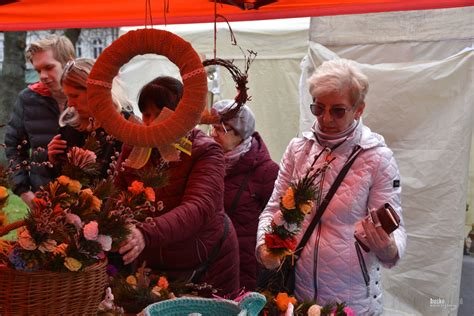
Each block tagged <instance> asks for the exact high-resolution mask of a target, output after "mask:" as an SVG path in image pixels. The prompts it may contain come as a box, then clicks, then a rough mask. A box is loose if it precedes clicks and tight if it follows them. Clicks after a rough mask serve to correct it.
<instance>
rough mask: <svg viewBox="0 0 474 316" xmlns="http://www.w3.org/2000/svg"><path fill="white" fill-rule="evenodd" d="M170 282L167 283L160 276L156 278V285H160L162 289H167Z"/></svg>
mask: <svg viewBox="0 0 474 316" xmlns="http://www.w3.org/2000/svg"><path fill="white" fill-rule="evenodd" d="M169 285H170V284H169V283H168V280H167V279H166V278H165V277H163V276H161V277H160V278H159V280H158V286H159V287H161V288H162V289H167V288H168V286H169Z"/></svg>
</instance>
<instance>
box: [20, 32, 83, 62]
mask: <svg viewBox="0 0 474 316" xmlns="http://www.w3.org/2000/svg"><path fill="white" fill-rule="evenodd" d="M49 49H50V50H52V51H53V57H54V58H55V59H56V60H57V61H59V62H60V63H61V65H63V66H64V65H65V64H66V63H67V62H68V61H69V60H71V59H74V58H75V57H76V52H75V50H74V45H73V44H72V42H71V41H70V40H69V38H67V37H66V36H59V35H56V34H51V35H49V36H47V37H45V38H43V39H40V40H38V41H36V42H33V43H31V44H30V46H28V48H27V49H26V51H25V58H26V60H27V61H29V62H30V63H31V62H32V60H33V56H34V55H35V54H36V53H38V52H44V51H47V50H49Z"/></svg>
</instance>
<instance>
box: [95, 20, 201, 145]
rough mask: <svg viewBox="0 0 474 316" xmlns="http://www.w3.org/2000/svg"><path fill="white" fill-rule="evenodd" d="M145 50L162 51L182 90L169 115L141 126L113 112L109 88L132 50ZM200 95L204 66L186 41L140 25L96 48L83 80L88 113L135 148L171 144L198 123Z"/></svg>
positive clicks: (159, 52) (110, 132)
mask: <svg viewBox="0 0 474 316" xmlns="http://www.w3.org/2000/svg"><path fill="white" fill-rule="evenodd" d="M149 53H153V54H159V55H163V56H166V57H168V59H169V60H170V61H171V62H173V63H174V64H175V65H176V66H178V68H179V70H180V73H181V78H182V79H183V84H184V94H183V98H182V99H181V101H180V102H179V104H178V107H177V108H176V110H175V112H174V113H173V114H172V115H171V116H170V117H169V118H167V119H165V120H164V121H163V122H160V123H158V124H156V125H153V126H144V125H138V124H135V123H132V122H130V121H127V120H126V119H125V118H123V117H122V116H121V115H120V113H118V112H117V110H116V109H115V107H114V105H113V101H112V95H111V88H112V80H113V78H114V77H115V76H116V75H117V73H118V71H119V69H120V67H121V66H122V65H124V64H125V63H127V62H128V61H129V60H130V59H132V58H133V57H134V56H136V55H142V54H149ZM206 96H207V77H206V71H205V69H204V67H203V65H202V63H201V60H200V59H199V56H198V54H197V53H196V51H194V49H193V48H192V46H191V44H190V43H188V42H186V41H185V40H183V39H182V38H181V37H179V36H177V35H175V34H173V33H170V32H167V31H162V30H154V29H141V30H135V31H130V32H128V33H126V34H124V35H122V36H121V37H119V38H118V39H117V40H115V41H114V42H113V43H112V44H111V45H110V46H109V47H107V48H106V49H105V50H104V51H103V52H102V54H101V55H100V56H99V58H98V59H97V61H96V62H95V65H94V67H93V68H92V70H91V73H90V75H89V78H88V80H87V98H88V103H89V107H90V109H91V112H92V115H93V116H94V118H95V119H96V120H97V121H98V122H99V123H100V125H101V126H102V127H103V128H104V129H105V130H106V131H107V132H108V133H109V134H111V135H113V136H114V137H116V138H117V139H119V140H121V141H123V142H124V143H126V144H130V145H134V146H141V147H157V146H161V145H166V144H171V143H173V142H175V141H176V140H178V139H179V138H181V137H183V136H185V135H186V134H187V133H188V132H189V131H190V130H191V129H193V128H194V127H195V126H196V124H197V123H198V122H199V119H200V117H201V112H202V111H203V109H204V108H205V106H206Z"/></svg>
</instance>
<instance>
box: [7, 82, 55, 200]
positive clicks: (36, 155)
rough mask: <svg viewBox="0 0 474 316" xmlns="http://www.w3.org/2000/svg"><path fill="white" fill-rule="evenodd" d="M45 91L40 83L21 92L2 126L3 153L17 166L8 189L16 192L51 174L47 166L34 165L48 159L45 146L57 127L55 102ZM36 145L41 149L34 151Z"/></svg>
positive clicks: (35, 186) (33, 188)
mask: <svg viewBox="0 0 474 316" xmlns="http://www.w3.org/2000/svg"><path fill="white" fill-rule="evenodd" d="M34 90H35V91H34ZM36 91H38V92H40V93H42V94H40V93H38V92H36ZM45 91H47V90H45V88H44V86H42V85H41V84H34V85H32V86H29V87H28V88H26V89H24V90H23V91H21V92H20V93H19V94H18V98H17V100H16V102H15V106H14V108H13V113H12V115H11V117H10V121H9V122H8V125H7V126H6V131H5V145H6V149H5V153H6V156H7V159H8V160H9V161H11V163H12V166H13V167H15V166H17V168H18V167H19V169H17V170H16V171H15V172H14V173H13V174H12V176H11V180H12V190H13V192H14V193H15V194H17V195H20V194H22V193H24V192H27V191H30V190H31V191H33V192H35V191H36V190H38V189H39V187H40V186H41V185H44V184H46V183H48V182H49V181H50V180H51V179H52V178H53V177H54V175H53V173H52V172H51V170H50V168H47V167H46V166H42V165H35V164H38V163H41V162H46V161H48V155H47V152H46V150H47V146H48V143H49V142H50V141H51V139H52V138H53V137H54V135H56V134H57V133H58V127H59V125H58V119H59V114H60V111H59V107H58V103H57V102H56V100H55V99H53V98H52V97H51V96H47V95H46V94H47V93H45ZM19 146H21V148H20V147H19ZM38 147H42V148H43V149H44V150H43V151H38Z"/></svg>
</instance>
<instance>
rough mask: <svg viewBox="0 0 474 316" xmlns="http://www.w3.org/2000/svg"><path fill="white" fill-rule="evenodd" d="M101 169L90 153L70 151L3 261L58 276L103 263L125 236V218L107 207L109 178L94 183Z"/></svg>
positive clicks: (110, 205)
mask: <svg viewBox="0 0 474 316" xmlns="http://www.w3.org/2000/svg"><path fill="white" fill-rule="evenodd" d="M88 144H91V145H94V144H95V143H94V142H93V141H91V140H89V139H88V140H87V141H86V146H87V145H88ZM95 148H96V147H95ZM101 167H102V166H101V165H100V164H99V163H98V162H97V161H96V153H95V152H94V151H93V150H89V149H87V147H86V148H79V147H72V148H71V149H70V150H69V151H68V153H67V161H66V162H65V163H64V165H63V167H62V171H63V174H62V175H61V176H59V177H58V178H56V179H55V180H53V181H51V182H50V183H48V184H46V185H45V186H43V187H42V188H41V189H40V190H39V191H37V192H36V193H35V198H34V199H33V207H32V208H31V209H30V210H29V212H28V214H27V216H26V218H25V219H24V221H23V222H22V223H21V224H23V226H21V227H20V228H19V229H18V231H17V232H18V238H17V242H16V243H12V244H10V249H7V250H5V249H3V252H2V253H3V254H4V255H3V256H2V257H1V258H0V259H1V261H3V263H5V264H7V265H8V266H10V267H11V268H14V269H16V270H23V271H39V270H47V271H58V272H59V271H80V270H82V269H84V268H86V267H88V266H90V265H92V264H94V263H96V262H98V261H99V260H101V259H104V258H105V254H104V252H105V251H109V250H110V249H111V248H112V247H113V245H116V244H118V243H120V242H121V241H123V240H124V239H125V238H126V237H127V235H128V233H129V228H128V226H127V225H128V224H129V218H127V217H126V216H124V214H122V213H120V212H116V211H115V207H116V206H117V205H114V203H108V202H109V201H108V199H110V198H111V196H112V194H113V193H114V187H113V184H112V182H111V179H104V180H95V178H96V177H97V175H98V174H99V172H100V168H101ZM66 174H67V175H66ZM4 247H5V244H4Z"/></svg>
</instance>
